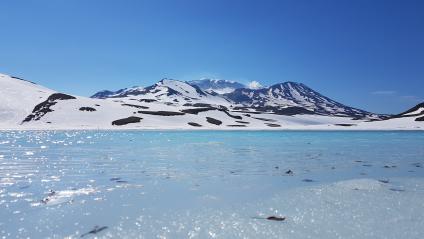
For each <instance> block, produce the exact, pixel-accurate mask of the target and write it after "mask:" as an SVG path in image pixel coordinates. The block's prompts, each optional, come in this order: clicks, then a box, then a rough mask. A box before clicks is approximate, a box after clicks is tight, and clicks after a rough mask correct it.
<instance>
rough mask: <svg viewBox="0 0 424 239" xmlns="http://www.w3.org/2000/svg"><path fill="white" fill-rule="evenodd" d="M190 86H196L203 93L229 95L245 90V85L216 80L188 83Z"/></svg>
mask: <svg viewBox="0 0 424 239" xmlns="http://www.w3.org/2000/svg"><path fill="white" fill-rule="evenodd" d="M187 83H189V84H190V85H195V86H198V87H199V88H200V89H202V90H203V91H207V92H216V93H218V94H226V93H231V92H233V91H234V90H236V89H240V88H246V86H245V85H243V84H241V83H238V82H235V81H229V80H218V79H201V80H194V81H188V82H187Z"/></svg>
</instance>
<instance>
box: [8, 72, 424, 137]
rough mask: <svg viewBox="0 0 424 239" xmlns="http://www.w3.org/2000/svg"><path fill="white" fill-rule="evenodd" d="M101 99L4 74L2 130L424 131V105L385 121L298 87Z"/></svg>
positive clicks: (182, 89) (167, 82) (185, 90)
mask: <svg viewBox="0 0 424 239" xmlns="http://www.w3.org/2000/svg"><path fill="white" fill-rule="evenodd" d="M99 98H104V99H99ZM99 98H87V97H81V96H74V95H68V94H64V93H59V92H56V91H54V90H50V89H48V88H45V87H42V86H39V85H37V84H34V83H32V82H29V81H25V80H21V79H19V78H16V77H10V76H7V75H0V129H18V130H20V129H119V128H124V129H191V128H196V129H261V130H262V129H346V128H348V129H424V126H423V125H422V124H423V122H420V121H419V120H421V118H422V115H423V112H424V108H423V105H422V104H421V105H418V106H417V107H415V108H413V109H411V110H409V111H407V112H404V113H403V114H401V115H399V116H398V117H396V116H394V117H393V118H390V119H387V120H380V119H379V118H378V115H373V114H371V113H367V112H365V111H361V110H357V109H354V108H351V107H347V106H344V105H342V104H340V103H338V102H336V101H333V100H331V99H329V98H327V97H324V96H322V95H320V94H319V93H317V92H315V91H313V90H311V89H310V88H308V87H306V86H304V85H302V84H297V83H293V82H287V83H282V84H277V85H274V86H271V87H269V88H266V89H257V90H248V89H237V90H236V91H234V92H232V93H228V94H225V95H219V94H218V95H217V94H213V93H208V92H205V91H203V90H202V89H200V88H199V87H198V86H196V85H191V84H188V83H187V82H182V81H177V80H171V79H163V80H161V81H159V82H158V83H156V84H154V85H152V86H149V87H146V88H142V87H133V88H128V89H124V90H121V91H119V92H113V94H109V93H107V94H104V95H103V96H101V97H100V96H99ZM374 116H375V117H374ZM371 121H372V122H371Z"/></svg>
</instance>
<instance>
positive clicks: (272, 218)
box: [266, 216, 286, 222]
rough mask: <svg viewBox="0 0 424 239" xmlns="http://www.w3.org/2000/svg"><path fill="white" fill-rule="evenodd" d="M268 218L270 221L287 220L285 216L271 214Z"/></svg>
mask: <svg viewBox="0 0 424 239" xmlns="http://www.w3.org/2000/svg"><path fill="white" fill-rule="evenodd" d="M266 219H267V220H270V221H279V222H281V221H284V220H286V218H285V217H277V216H269V217H267V218H266Z"/></svg>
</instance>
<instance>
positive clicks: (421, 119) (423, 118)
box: [415, 116, 424, 121]
mask: <svg viewBox="0 0 424 239" xmlns="http://www.w3.org/2000/svg"><path fill="white" fill-rule="evenodd" d="M415 121H424V116H422V117H418V118H416V119H415Z"/></svg>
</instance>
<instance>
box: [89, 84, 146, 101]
mask: <svg viewBox="0 0 424 239" xmlns="http://www.w3.org/2000/svg"><path fill="white" fill-rule="evenodd" d="M142 90H144V88H143V87H140V86H134V87H131V88H124V89H120V90H117V91H110V90H102V91H99V92H97V93H95V94H94V95H92V96H90V98H94V99H106V98H112V97H118V96H122V95H125V94H131V93H133V94H136V93H137V92H140V91H142Z"/></svg>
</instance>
